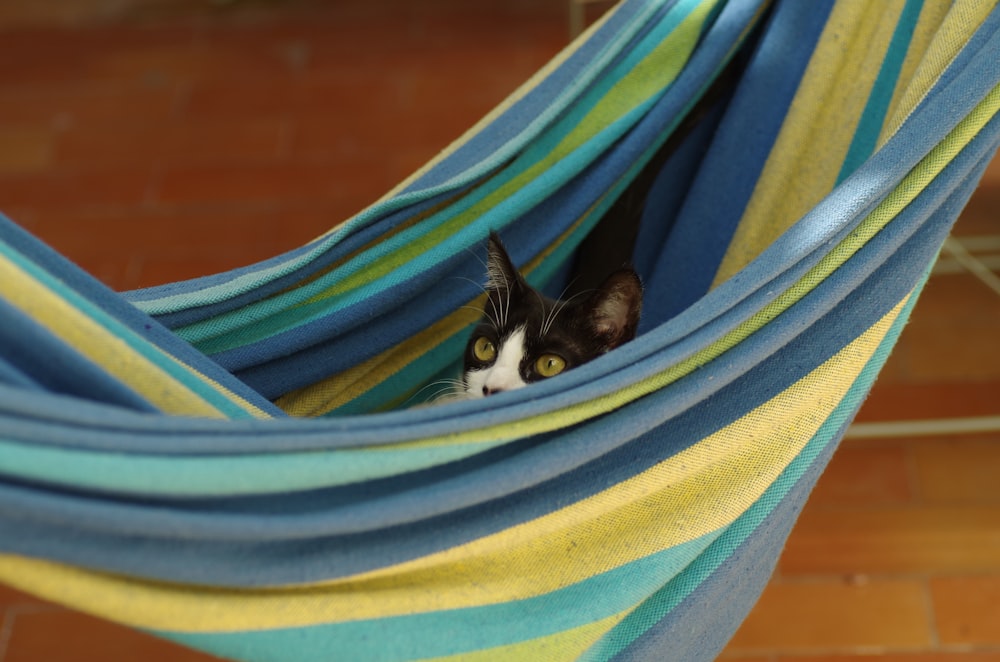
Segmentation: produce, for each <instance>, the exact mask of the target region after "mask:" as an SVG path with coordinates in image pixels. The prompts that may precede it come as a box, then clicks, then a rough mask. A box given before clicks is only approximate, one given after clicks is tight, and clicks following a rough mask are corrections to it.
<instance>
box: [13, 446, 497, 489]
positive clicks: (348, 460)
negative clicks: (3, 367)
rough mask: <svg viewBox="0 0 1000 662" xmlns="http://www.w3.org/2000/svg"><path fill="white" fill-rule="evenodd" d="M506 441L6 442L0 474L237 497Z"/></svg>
mask: <svg viewBox="0 0 1000 662" xmlns="http://www.w3.org/2000/svg"><path fill="white" fill-rule="evenodd" d="M501 443H504V442H501V441H482V442H470V443H451V444H442V445H439V446H428V447H418V448H382V449H374V448H363V449H344V450H333V451H312V452H302V453H281V454H279V455H274V454H270V455H268V454H261V455H238V456H232V455H224V456H217V455H207V456H205V455H193V456H184V457H174V456H163V455H150V456H136V455H123V454H115V453H103V452H94V451H79V450H75V449H70V448H51V447H46V446H40V445H37V444H30V445H28V444H19V443H16V442H11V441H6V440H0V474H5V475H10V476H18V477H21V478H24V479H28V480H37V481H43V482H47V483H53V484H57V485H63V486H69V487H81V488H95V489H101V490H109V491H118V492H127V493H135V494H156V495H171V496H237V495H243V494H273V493H281V492H291V491H298V490H308V489H315V488H322V487H332V486H338V485H349V484H352V483H360V482H363V481H366V480H372V479H376V478H385V477H388V476H394V475H399V474H403V473H409V472H412V471H417V470H420V469H426V468H428V467H433V466H437V465H440V464H445V463H448V462H454V461H456V460H460V459H463V458H466V457H469V456H471V455H475V454H476V453H480V452H483V451H485V450H488V449H490V448H493V447H495V446H498V445H500V444H501Z"/></svg>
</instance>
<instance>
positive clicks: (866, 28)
mask: <svg viewBox="0 0 1000 662" xmlns="http://www.w3.org/2000/svg"><path fill="white" fill-rule="evenodd" d="M904 4H905V1H904V0H885V1H883V2H838V3H837V4H836V5H835V7H834V9H833V12H832V13H831V15H830V18H829V20H828V21H827V24H826V26H825V27H824V29H823V34H822V36H821V38H820V40H819V43H818V45H817V47H816V50H815V52H814V53H813V55H812V58H811V59H810V61H809V65H808V67H807V68H806V72H805V75H804V76H803V78H802V82H801V85H800V88H799V90H798V91H797V92H796V94H795V98H794V99H793V101H792V104H791V106H790V108H789V110H788V114H787V116H786V118H785V121H784V123H783V125H782V128H781V132H780V133H779V135H778V138H777V140H776V141H775V143H774V147H773V148H772V151H771V155H770V156H769V157H768V159H767V162H766V163H765V165H764V167H763V169H762V171H761V174H760V178H759V179H758V181H757V185H756V188H755V189H754V192H753V196H752V197H751V199H750V202H749V203H748V205H747V208H746V210H745V212H744V214H743V218H742V219H741V220H740V223H739V226H738V228H737V230H736V232H735V233H734V235H733V238H732V241H731V243H730V245H729V247H728V249H727V251H726V254H725V257H724V258H723V261H722V264H721V265H720V267H719V271H718V273H717V275H716V278H715V284H716V285H717V284H718V283H720V282H722V281H724V280H726V279H728V278H729V277H731V276H732V275H733V274H734V273H736V272H737V271H739V270H740V269H742V268H743V267H744V266H746V265H747V264H748V263H749V262H750V261H751V260H753V258H755V257H757V255H759V254H760V252H761V251H763V250H764V249H765V248H766V247H767V246H769V245H770V244H771V243H773V242H774V240H775V239H776V238H777V237H778V236H779V235H781V233H783V232H784V231H785V230H787V229H788V228H789V227H791V225H792V224H793V223H795V221H797V220H799V219H800V218H801V217H802V216H803V214H805V213H806V212H807V211H808V210H810V209H812V208H813V207H814V206H815V205H816V203H817V202H819V200H821V199H822V198H823V196H825V195H826V194H827V193H829V192H830V190H831V189H832V188H833V186H834V185H835V184H836V181H837V176H838V175H839V173H840V169H841V164H842V163H843V161H844V157H845V156H846V154H847V150H848V149H849V147H850V145H851V139H852V137H853V136H854V131H855V129H856V127H857V124H858V121H859V119H860V117H861V114H862V112H863V111H864V109H865V104H866V103H867V100H868V96H869V93H870V91H871V87H872V85H873V84H874V82H875V78H876V76H877V75H878V72H879V68H880V67H881V64H882V60H883V58H884V55H885V49H886V47H887V46H888V44H889V42H890V41H891V39H892V35H893V31H894V30H895V28H896V23H897V21H898V20H899V15H900V13H901V12H902V9H903V6H904Z"/></svg>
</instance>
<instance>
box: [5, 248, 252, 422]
mask: <svg viewBox="0 0 1000 662" xmlns="http://www.w3.org/2000/svg"><path fill="white" fill-rule="evenodd" d="M0 253H2V254H3V255H4V256H6V257H7V258H8V259H9V260H10V261H11V262H13V263H14V264H16V265H17V266H18V267H19V268H21V269H22V270H24V271H25V272H26V273H27V274H28V275H29V276H30V277H31V278H32V279H33V280H35V281H36V282H38V283H39V284H40V285H42V286H43V287H45V288H46V289H47V290H49V291H50V292H52V293H53V294H54V295H56V296H57V297H58V298H60V299H62V300H63V301H64V302H66V303H67V304H68V305H69V306H71V307H72V308H75V309H76V310H78V311H79V312H80V313H81V314H82V315H84V316H85V317H88V318H90V319H91V320H92V321H93V322H94V323H95V324H98V325H99V326H101V327H103V328H104V329H105V331H107V333H108V335H110V336H113V337H115V338H117V339H118V340H120V341H122V342H124V343H125V344H126V345H128V347H129V348H130V349H132V350H133V351H134V352H135V353H136V354H138V355H140V356H142V357H143V358H144V359H146V360H147V361H149V362H150V363H152V364H154V365H155V366H157V367H158V368H159V369H160V370H162V371H163V372H164V373H166V374H168V375H170V377H172V378H173V379H175V380H176V381H178V382H180V383H181V384H183V386H184V387H185V388H187V389H188V390H189V391H191V392H192V393H194V394H196V395H197V396H199V397H200V398H202V399H203V400H205V401H206V402H208V403H209V404H210V405H211V406H213V407H215V408H216V409H217V410H218V411H219V412H221V413H222V414H223V415H224V416H226V417H227V418H230V419H246V418H254V416H253V414H251V413H250V412H248V411H246V410H245V409H243V408H242V407H240V406H239V405H237V404H236V403H234V402H233V401H232V400H230V399H229V398H227V397H226V396H225V395H224V394H223V393H222V392H220V391H219V390H218V389H217V388H216V387H215V385H214V384H211V383H209V382H207V381H205V380H203V379H201V378H200V373H197V372H191V371H190V370H188V369H186V368H185V367H184V365H183V364H181V363H179V362H178V361H177V360H174V359H173V358H171V357H170V356H168V355H167V354H165V353H164V352H162V351H161V350H160V349H159V348H158V347H157V346H156V345H153V344H152V343H150V342H149V341H148V340H146V339H145V338H143V337H141V336H139V335H138V334H136V333H135V332H134V331H133V330H132V329H131V328H129V327H128V326H126V325H124V324H122V323H121V322H119V321H118V320H117V319H115V318H114V317H112V316H111V315H108V314H107V313H106V312H105V311H104V310H102V309H101V308H99V307H97V306H96V305H94V304H93V303H91V302H90V301H88V300H87V299H85V298H84V297H82V296H80V295H79V293H77V292H76V291H75V290H73V289H72V288H70V287H69V286H67V285H66V284H65V283H64V282H62V281H60V280H58V279H57V278H54V277H53V276H52V275H51V274H50V273H49V272H47V271H45V270H44V269H42V268H40V267H39V266H38V265H37V264H35V263H34V262H33V261H31V260H30V259H28V258H26V257H25V256H23V255H21V254H20V253H19V252H17V251H14V249H13V248H11V247H10V246H8V245H7V244H3V243H0ZM102 369H103V366H102ZM126 385H127V384H126ZM140 395H141V394H140Z"/></svg>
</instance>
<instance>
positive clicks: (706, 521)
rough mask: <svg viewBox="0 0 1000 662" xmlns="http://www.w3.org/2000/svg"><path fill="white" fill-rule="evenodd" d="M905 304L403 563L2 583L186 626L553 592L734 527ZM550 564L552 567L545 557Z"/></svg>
mask: <svg viewBox="0 0 1000 662" xmlns="http://www.w3.org/2000/svg"><path fill="white" fill-rule="evenodd" d="M902 305H903V304H902V303H901V304H900V305H899V306H897V307H896V308H895V309H894V310H893V311H892V312H891V313H889V314H888V315H886V316H885V317H884V318H883V319H882V320H880V321H879V322H878V323H877V324H876V325H875V326H873V327H872V328H870V329H869V330H868V331H866V332H865V333H864V334H862V335H861V336H860V337H859V338H858V339H857V340H855V341H854V342H852V343H851V344H850V345H848V346H847V347H845V348H844V349H843V350H841V351H840V352H839V353H837V354H836V355H835V356H834V357H832V358H831V359H829V360H828V361H826V362H825V363H824V364H823V365H821V366H820V367H818V368H817V369H816V370H814V371H813V372H812V373H810V374H809V375H807V376H806V377H804V378H803V379H802V380H800V381H799V382H797V383H796V384H794V385H792V386H791V387H790V388H788V389H787V390H785V391H784V392H782V393H781V394H779V395H777V396H776V397H774V398H773V399H772V400H770V401H768V402H767V403H765V404H764V405H762V406H760V407H758V408H756V409H755V410H753V411H751V412H749V413H747V414H746V415H744V416H743V417H741V418H740V419H738V420H737V421H735V422H734V423H732V424H731V425H729V426H727V427H725V428H723V429H721V430H719V431H718V432H716V433H715V434H713V435H711V436H709V437H707V438H706V439H704V440H702V441H701V442H700V443H698V444H696V445H695V446H693V447H691V448H689V449H687V450H685V451H683V452H681V453H679V454H678V455H676V456H674V457H672V458H670V459H668V460H666V461H664V462H662V463H660V464H658V465H656V466H654V467H652V468H650V469H648V470H646V471H644V472H642V473H640V474H638V475H636V476H634V477H633V478H631V479H629V480H626V481H624V482H622V483H620V484H618V485H616V486H614V487H613V488H611V489H608V490H606V491H603V492H600V493H598V494H596V495H594V496H592V497H590V498H587V499H584V500H582V501H580V502H577V503H575V504H573V505H570V506H567V507H566V508H563V509H560V510H558V511H555V512H553V513H550V514H549V515H546V516H543V517H540V518H538V519H536V520H533V521H530V522H526V523H524V524H521V525H519V526H515V527H512V528H510V529H507V530H504V531H501V532H498V533H496V534H493V535H490V536H486V537H484V538H481V539H478V540H474V541H472V542H469V543H466V544H464V545H459V546H457V547H454V548H452V549H448V550H445V551H442V552H438V553H435V554H430V555H428V556H426V557H422V558H419V559H416V560H413V561H409V562H406V563H401V564H399V565H396V566H392V567H388V568H384V569H380V570H376V571H372V572H368V573H363V574H360V575H357V576H354V577H348V578H344V579H341V580H335V581H331V582H327V583H324V584H321V585H312V586H303V587H285V588H275V589H260V590H246V591H236V590H233V591H205V590H204V589H198V588H195V587H185V586H176V585H166V584H154V583H141V582H138V581H134V580H129V579H126V578H121V577H112V576H106V575H101V574H99V573H94V572H89V571H86V570H80V569H76V568H72V567H68V566H64V565H60V564H54V563H49V562H45V561H37V560H30V559H25V558H20V557H14V556H3V557H0V580H2V581H4V582H7V583H9V584H11V585H12V586H14V587H16V588H20V589H22V590H26V591H29V592H32V593H36V594H39V595H41V596H43V597H46V598H49V599H52V600H56V601H59V602H65V603H67V604H70V605H72V606H74V607H76V608H78V609H83V610H85V611H90V612H93V613H96V614H98V615H101V616H104V617H106V618H110V619H112V620H117V621H122V622H125V623H129V624H131V625H135V626H140V627H149V628H153V629H165V630H178V631H196V632H206V631H209V632H211V631H239V630H245V629H260V628H270V627H293V626H303V625H310V624H318V623H324V622H337V621H350V620H355V619H365V618H378V617H384V616H390V615H403V614H411V613H419V612H426V611H435V610H445V609H459V608H462V607H471V606H478V605H489V604H496V603H502V602H507V601H511V600H519V599H524V598H528V597H532V596H537V595H540V594H544V593H547V592H550V591H554V590H558V589H560V588H563V587H566V586H569V585H572V584H574V583H576V582H579V581H582V580H584V579H587V578H588V577H592V576H594V575H596V574H599V573H601V572H605V571H608V570H612V569H614V568H616V567H620V566H622V565H624V564H626V563H629V562H631V561H634V560H636V559H639V558H643V557H645V556H647V555H649V554H653V553H655V552H658V551H661V550H663V549H667V548H669V547H672V546H675V545H678V544H680V543H684V542H688V541H691V540H694V539H697V538H699V537H701V536H704V535H706V534H709V533H711V532H713V531H717V530H718V529H719V528H721V527H724V526H726V525H727V524H729V523H731V522H732V521H733V520H734V519H735V518H737V517H738V516H739V515H740V514H741V513H742V512H744V511H745V510H746V509H747V508H748V507H749V506H750V505H751V504H752V503H753V502H754V501H755V500H756V499H757V498H758V497H759V496H760V495H761V494H762V493H763V492H764V490H766V489H767V487H768V486H769V485H771V483H772V482H773V481H774V479H775V478H776V477H777V475H778V474H779V473H780V472H781V471H782V470H783V469H784V468H785V467H786V466H787V465H788V463H789V462H790V461H791V460H792V459H794V457H795V456H796V455H797V454H798V452H799V451H800V450H801V449H802V447H803V446H804V445H805V444H806V443H807V442H808V441H809V440H810V439H811V438H812V437H813V436H814V434H815V433H816V431H817V430H818V429H819V427H820V425H821V424H822V423H823V422H824V420H825V419H826V418H827V416H828V415H829V414H830V412H831V411H832V410H833V409H834V408H835V407H836V406H837V404H838V403H839V402H840V400H841V399H842V398H843V396H844V394H846V393H847V391H848V389H849V388H850V387H851V384H852V383H853V382H854V380H855V379H856V377H857V375H858V374H859V373H860V371H861V369H862V368H863V366H864V365H865V364H866V363H867V361H868V360H869V359H870V357H871V356H872V354H873V353H874V351H875V349H876V348H877V347H878V345H879V343H880V342H881V341H882V339H883V337H884V335H885V333H886V332H887V330H888V329H889V327H890V326H891V324H892V323H893V321H894V320H895V319H896V317H897V315H898V314H899V311H900V310H901V308H902ZM553 558H559V559H561V562H560V563H558V564H553V563H548V562H546V561H545V560H546V559H553Z"/></svg>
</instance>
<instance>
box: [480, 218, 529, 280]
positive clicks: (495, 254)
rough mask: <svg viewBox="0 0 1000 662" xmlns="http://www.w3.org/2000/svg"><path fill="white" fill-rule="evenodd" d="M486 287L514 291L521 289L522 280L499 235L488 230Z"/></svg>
mask: <svg viewBox="0 0 1000 662" xmlns="http://www.w3.org/2000/svg"><path fill="white" fill-rule="evenodd" d="M486 278H487V280H486V289H487V290H488V291H501V290H505V291H508V292H516V291H518V290H520V289H521V286H522V285H523V283H524V280H523V279H522V278H521V274H520V273H518V271H517V267H515V266H514V263H513V262H512V261H511V259H510V256H509V255H508V254H507V249H505V248H504V246H503V242H501V241H500V235H498V234H497V233H496V232H490V239H489V243H488V244H487V249H486Z"/></svg>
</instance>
